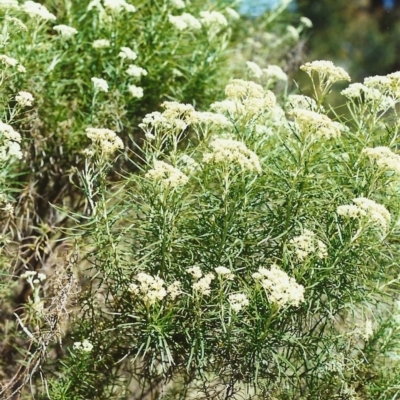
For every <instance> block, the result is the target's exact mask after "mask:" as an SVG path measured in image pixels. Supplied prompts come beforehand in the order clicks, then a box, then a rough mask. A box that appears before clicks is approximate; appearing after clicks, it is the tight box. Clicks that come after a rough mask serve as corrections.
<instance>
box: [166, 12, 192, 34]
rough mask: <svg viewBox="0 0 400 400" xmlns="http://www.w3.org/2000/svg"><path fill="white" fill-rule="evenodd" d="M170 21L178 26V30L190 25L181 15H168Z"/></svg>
mask: <svg viewBox="0 0 400 400" xmlns="http://www.w3.org/2000/svg"><path fill="white" fill-rule="evenodd" d="M168 21H169V22H170V23H171V24H172V25H173V26H174V27H175V28H176V29H178V31H184V30H185V29H187V27H188V25H187V23H186V22H185V21H184V20H183V18H182V17H181V16H180V15H176V16H175V15H171V14H169V15H168Z"/></svg>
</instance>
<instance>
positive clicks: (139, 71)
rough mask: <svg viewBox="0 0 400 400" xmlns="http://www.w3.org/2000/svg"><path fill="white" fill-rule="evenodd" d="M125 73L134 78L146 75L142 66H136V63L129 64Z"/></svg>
mask: <svg viewBox="0 0 400 400" xmlns="http://www.w3.org/2000/svg"><path fill="white" fill-rule="evenodd" d="M126 73H127V74H128V75H129V76H133V77H135V78H140V77H141V76H146V75H147V71H146V70H145V69H144V68H142V67H138V66H137V65H133V64H131V65H129V67H128V69H127V70H126Z"/></svg>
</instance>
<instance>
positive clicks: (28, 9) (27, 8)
mask: <svg viewBox="0 0 400 400" xmlns="http://www.w3.org/2000/svg"><path fill="white" fill-rule="evenodd" d="M21 10H22V11H24V12H25V13H27V14H28V15H29V16H30V17H31V18H40V19H43V20H44V21H55V20H56V16H55V15H54V14H52V13H51V12H49V10H48V9H47V8H46V7H45V6H43V5H42V4H39V3H36V2H34V1H31V0H27V1H25V3H23V4H22V5H21Z"/></svg>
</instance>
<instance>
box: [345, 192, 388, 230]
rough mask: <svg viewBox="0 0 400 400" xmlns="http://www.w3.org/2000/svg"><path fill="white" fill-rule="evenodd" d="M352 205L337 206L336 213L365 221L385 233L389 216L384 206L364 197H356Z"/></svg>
mask: <svg viewBox="0 0 400 400" xmlns="http://www.w3.org/2000/svg"><path fill="white" fill-rule="evenodd" d="M353 203H354V205H353V204H351V205H343V206H339V207H338V208H337V213H338V214H339V215H341V216H343V217H347V218H355V219H366V220H367V221H369V222H370V223H372V224H374V225H377V226H379V227H380V228H381V229H382V230H383V231H384V232H385V231H387V229H388V228H389V224H390V220H391V216H390V213H389V211H388V210H387V209H386V207H385V206H383V205H382V204H378V203H375V201H373V200H370V199H367V198H365V197H357V198H355V199H353Z"/></svg>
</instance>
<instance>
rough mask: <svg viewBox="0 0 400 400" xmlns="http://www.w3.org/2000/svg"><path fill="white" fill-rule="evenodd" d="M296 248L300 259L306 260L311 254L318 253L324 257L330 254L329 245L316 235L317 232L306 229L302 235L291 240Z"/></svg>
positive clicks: (295, 250)
mask: <svg viewBox="0 0 400 400" xmlns="http://www.w3.org/2000/svg"><path fill="white" fill-rule="evenodd" d="M289 243H290V244H291V245H292V246H293V248H294V253H295V255H296V256H297V258H298V259H299V261H304V260H305V259H306V258H307V257H308V256H310V255H311V254H315V253H316V254H317V256H318V258H320V259H322V258H325V257H327V256H328V252H327V247H326V245H325V243H324V242H322V241H321V240H318V239H317V238H316V237H315V233H314V232H312V231H310V230H308V229H304V230H303V233H302V234H301V235H300V236H296V237H294V238H293V239H291V240H290V241H289Z"/></svg>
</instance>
